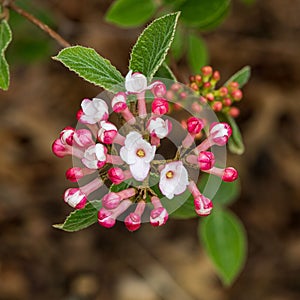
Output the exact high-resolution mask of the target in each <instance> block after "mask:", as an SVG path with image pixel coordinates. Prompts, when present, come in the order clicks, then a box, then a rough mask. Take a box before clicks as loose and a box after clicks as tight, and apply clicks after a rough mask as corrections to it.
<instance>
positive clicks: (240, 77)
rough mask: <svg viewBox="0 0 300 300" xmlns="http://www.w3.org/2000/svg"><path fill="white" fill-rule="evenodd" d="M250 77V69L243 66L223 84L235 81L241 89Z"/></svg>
mask: <svg viewBox="0 0 300 300" xmlns="http://www.w3.org/2000/svg"><path fill="white" fill-rule="evenodd" d="M250 76H251V68H250V67H249V66H245V67H244V68H242V69H241V70H239V71H237V72H236V73H235V74H233V75H232V76H231V77H230V78H229V79H228V80H227V81H226V83H225V85H228V84H229V83H230V82H232V81H235V82H237V83H238V84H239V87H240V88H242V87H243V86H244V85H245V84H246V83H247V82H248V80H249V79H250Z"/></svg>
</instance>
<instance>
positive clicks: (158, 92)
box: [151, 80, 167, 97]
mask: <svg viewBox="0 0 300 300" xmlns="http://www.w3.org/2000/svg"><path fill="white" fill-rule="evenodd" d="M152 85H153V88H152V89H151V91H152V93H153V95H154V97H163V96H164V95H165V94H166V92H167V88H166V86H165V84H164V83H163V82H161V81H159V80H157V81H154V82H153V84H152Z"/></svg>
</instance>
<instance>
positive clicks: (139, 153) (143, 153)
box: [136, 149, 146, 157]
mask: <svg viewBox="0 0 300 300" xmlns="http://www.w3.org/2000/svg"><path fill="white" fill-rule="evenodd" d="M136 155H137V156H138V157H145V155H146V154H145V151H144V150H143V149H139V150H138V151H136Z"/></svg>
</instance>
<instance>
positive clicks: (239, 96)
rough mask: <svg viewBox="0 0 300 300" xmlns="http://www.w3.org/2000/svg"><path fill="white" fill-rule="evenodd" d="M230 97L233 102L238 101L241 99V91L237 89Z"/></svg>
mask: <svg viewBox="0 0 300 300" xmlns="http://www.w3.org/2000/svg"><path fill="white" fill-rule="evenodd" d="M231 96H232V98H233V99H234V100H235V101H240V100H241V99H242V98H243V93H242V91H241V90H239V89H237V90H234V91H232V92H231Z"/></svg>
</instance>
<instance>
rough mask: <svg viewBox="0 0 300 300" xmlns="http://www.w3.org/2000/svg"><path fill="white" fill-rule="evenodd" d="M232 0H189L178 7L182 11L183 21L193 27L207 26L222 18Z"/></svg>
mask: <svg viewBox="0 0 300 300" xmlns="http://www.w3.org/2000/svg"><path fill="white" fill-rule="evenodd" d="M229 5H230V0H209V1H204V0H202V1H199V0H188V1H185V2H183V3H182V5H180V6H179V7H178V10H180V11H181V12H182V21H183V22H184V23H185V24H187V25H188V26H192V27H197V28H201V27H206V26H208V25H209V24H211V23H213V22H216V21H217V20H218V19H220V18H222V15H223V14H224V11H226V10H227V9H228V7H229Z"/></svg>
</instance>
